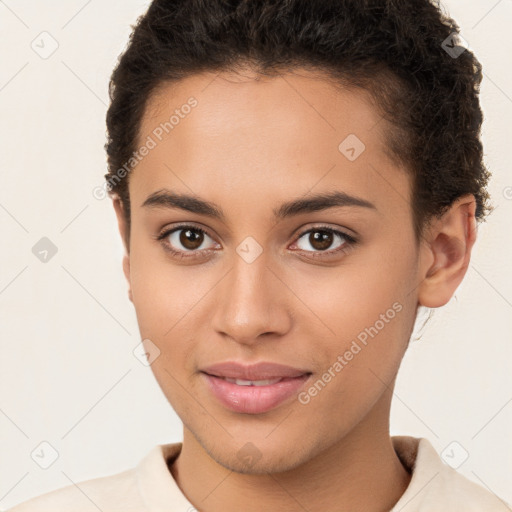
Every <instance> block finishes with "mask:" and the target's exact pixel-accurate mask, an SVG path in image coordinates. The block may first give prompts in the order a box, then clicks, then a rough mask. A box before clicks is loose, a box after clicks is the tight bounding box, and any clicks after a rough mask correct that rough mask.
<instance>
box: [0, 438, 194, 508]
mask: <svg viewBox="0 0 512 512" xmlns="http://www.w3.org/2000/svg"><path fill="white" fill-rule="evenodd" d="M181 447H182V444H181V443H169V444H164V445H156V446H154V447H153V448H152V449H151V450H150V451H149V452H148V453H147V454H146V455H145V456H144V458H143V459H142V460H140V461H139V463H138V464H137V466H135V467H134V468H131V469H127V470H125V471H122V472H120V473H116V474H113V475H108V476H103V477H99V478H93V479H90V480H84V481H82V482H78V483H73V484H71V485H67V486H66V487H62V488H60V489H56V490H54V491H50V492H47V493H46V494H42V495H40V496H36V497H34V498H32V499H29V500H27V501H24V502H22V503H20V504H18V505H16V506H15V507H14V508H11V509H9V510H7V511H6V512H50V511H51V512H60V511H62V512H64V511H73V512H98V510H101V511H102V512H144V511H147V510H155V509H156V510H165V509H166V508H167V507H168V506H169V504H173V505H176V504H177V505H179V506H180V507H179V508H180V510H181V509H182V510H191V507H190V504H189V503H188V502H187V501H186V499H185V497H184V496H183V495H182V494H181V492H180V490H179V488H178V486H177V485H176V482H175V481H174V479H173V477H172V475H171V473H170V472H169V470H168V467H167V461H169V460H171V459H172V458H173V457H176V456H177V455H178V453H179V452H180V450H181Z"/></svg>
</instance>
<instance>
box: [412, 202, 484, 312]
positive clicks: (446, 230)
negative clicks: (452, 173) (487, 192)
mask: <svg viewBox="0 0 512 512" xmlns="http://www.w3.org/2000/svg"><path fill="white" fill-rule="evenodd" d="M475 210H476V201H475V197H474V196H473V195H472V194H467V195H465V196H462V197H460V198H458V199H457V200H456V201H455V202H454V203H453V204H452V205H451V207H450V209H449V210H448V211H447V212H446V213H445V214H444V215H443V216H442V217H440V218H439V219H436V220H435V221H434V222H433V223H431V225H430V226H429V228H428V229H427V234H426V235H425V236H424V240H423V241H422V248H421V264H420V269H421V275H420V279H422V281H421V283H420V285H419V287H418V289H419V292H418V302H419V305H422V306H426V307H428V308H438V307H441V306H444V305H445V304H446V303H447V302H448V301H449V300H450V299H451V298H452V296H453V294H454V293H455V290H456V289H457V287H458V286H459V284H460V283H461V282H462V279H463V278H464V275H465V274H466V271H467V269H468V266H469V262H470V258H471V249H472V248H473V245H474V243H475V240H476V235H477V225H476V219H475Z"/></svg>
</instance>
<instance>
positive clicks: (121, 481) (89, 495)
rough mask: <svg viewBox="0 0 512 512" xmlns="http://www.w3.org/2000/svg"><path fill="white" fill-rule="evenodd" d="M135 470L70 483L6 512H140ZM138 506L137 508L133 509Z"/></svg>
mask: <svg viewBox="0 0 512 512" xmlns="http://www.w3.org/2000/svg"><path fill="white" fill-rule="evenodd" d="M136 493H137V486H136V483H135V475H134V470H133V469H130V470H126V471H123V472H121V473H116V474H114V475H109V476H104V477H100V478H94V479H90V480H85V481H82V482H78V483H76V484H70V485H68V486H66V487H62V488H60V489H56V490H54V491H50V492H47V493H45V494H42V495H40V496H36V497H34V498H32V499H29V500H27V501H24V502H23V503H20V504H18V505H16V506H15V507H14V508H11V509H9V510H8V511H7V512H48V511H50V510H53V511H58V510H63V511H64V510H73V512H98V510H102V511H104V512H131V511H135V510H137V512H140V510H141V509H140V497H138V496H137V495H136ZM134 504H135V506H136V507H137V506H138V508H137V509H135V508H133V507H134Z"/></svg>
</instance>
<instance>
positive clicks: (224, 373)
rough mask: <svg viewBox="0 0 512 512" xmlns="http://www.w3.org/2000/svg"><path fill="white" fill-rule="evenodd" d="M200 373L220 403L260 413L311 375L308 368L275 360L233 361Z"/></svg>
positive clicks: (291, 393) (290, 394) (289, 396)
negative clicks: (256, 361) (287, 364)
mask: <svg viewBox="0 0 512 512" xmlns="http://www.w3.org/2000/svg"><path fill="white" fill-rule="evenodd" d="M200 373H201V374H202V376H203V377H204V381H205V383H206V384H207V388H208V389H209V391H210V392H211V393H212V395H213V396H214V397H215V398H216V399H217V400H218V401H219V403H220V404H222V405H223V406H224V407H226V408H228V409H230V410H231V411H234V412H238V413H244V414H261V413H264V412H268V411H270V410H272V409H274V408H276V407H278V406H279V405H280V404H283V403H286V402H288V401H289V400H291V399H292V397H293V396H294V395H296V394H297V393H298V392H299V391H300V390H301V389H302V388H303V387H304V386H305V384H306V382H307V381H308V380H309V378H310V376H311V372H310V371H308V370H305V369H300V368H293V367H291V366H285V365H282V364H277V363H270V362H260V363H257V364H252V365H244V364H241V363H236V362H234V361H226V362H223V363H217V364H214V365H211V366H208V367H206V368H203V369H202V370H201V372H200Z"/></svg>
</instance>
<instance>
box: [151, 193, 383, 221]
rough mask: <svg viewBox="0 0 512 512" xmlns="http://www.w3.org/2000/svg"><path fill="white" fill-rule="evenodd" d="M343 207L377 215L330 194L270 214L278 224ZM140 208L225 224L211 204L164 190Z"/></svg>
mask: <svg viewBox="0 0 512 512" xmlns="http://www.w3.org/2000/svg"><path fill="white" fill-rule="evenodd" d="M346 206H351V207H360V208H368V209H372V210H375V211H377V207H376V206H375V205H374V204H373V203H370V202H369V201H367V200H365V199H362V198H359V197H355V196H351V195H349V194H347V193H345V192H341V191H334V192H329V193H323V194H316V195H310V196H309V197H307V198H300V199H294V200H292V201H288V202H286V203H283V204H282V205H281V206H279V208H274V209H273V210H272V212H273V214H274V218H275V219H276V220H282V219H285V218H287V217H293V216H295V215H300V214H302V213H311V212H318V211H321V210H327V209H328V208H335V207H346ZM142 207H143V208H169V209H180V210H185V211H187V212H191V213H197V214H199V215H205V216H207V217H212V218H214V219H218V220H220V221H222V222H225V220H226V216H225V214H224V212H223V211H222V208H221V207H220V206H218V205H216V204H215V203H211V202H209V201H204V200H203V199H200V198H198V197H196V196H193V195H187V194H180V193H176V192H171V191H169V190H166V189H163V190H159V191H157V192H154V193H153V194H151V195H149V196H148V197H147V199H146V200H145V201H144V203H142Z"/></svg>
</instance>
